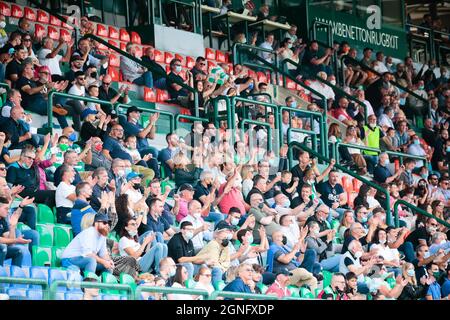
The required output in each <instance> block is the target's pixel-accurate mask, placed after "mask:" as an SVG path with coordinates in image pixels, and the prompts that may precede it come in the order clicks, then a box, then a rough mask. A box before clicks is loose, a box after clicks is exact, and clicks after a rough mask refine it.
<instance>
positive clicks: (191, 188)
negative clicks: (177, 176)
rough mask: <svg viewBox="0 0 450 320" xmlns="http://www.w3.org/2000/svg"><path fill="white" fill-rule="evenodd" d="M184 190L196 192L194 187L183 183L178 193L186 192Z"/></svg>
mask: <svg viewBox="0 0 450 320" xmlns="http://www.w3.org/2000/svg"><path fill="white" fill-rule="evenodd" d="M184 190H189V191H194V187H193V186H192V185H190V184H189V183H183V184H182V185H181V186H180V189H179V190H178V191H179V192H181V191H184Z"/></svg>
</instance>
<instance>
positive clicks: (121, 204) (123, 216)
mask: <svg viewBox="0 0 450 320" xmlns="http://www.w3.org/2000/svg"><path fill="white" fill-rule="evenodd" d="M116 211H117V225H116V227H115V228H114V230H115V231H116V232H119V233H120V230H121V229H122V227H123V226H124V223H125V221H128V220H129V219H131V218H132V216H131V214H130V209H129V208H128V195H127V194H121V195H120V196H118V197H117V198H116ZM127 223H128V222H127ZM125 226H126V224H125Z"/></svg>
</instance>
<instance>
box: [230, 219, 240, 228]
mask: <svg viewBox="0 0 450 320" xmlns="http://www.w3.org/2000/svg"><path fill="white" fill-rule="evenodd" d="M238 223H239V219H237V218H233V219H231V225H233V226H237V225H238Z"/></svg>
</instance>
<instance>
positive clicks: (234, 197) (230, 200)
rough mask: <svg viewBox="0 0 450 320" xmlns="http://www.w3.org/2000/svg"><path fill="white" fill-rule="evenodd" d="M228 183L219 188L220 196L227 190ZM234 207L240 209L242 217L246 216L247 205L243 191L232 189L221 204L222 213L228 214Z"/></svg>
mask: <svg viewBox="0 0 450 320" xmlns="http://www.w3.org/2000/svg"><path fill="white" fill-rule="evenodd" d="M225 185H226V183H223V184H222V185H221V186H220V188H219V195H222V193H223V191H224V190H225ZM232 207H236V208H239V211H240V212H241V215H244V214H245V205H244V198H243V196H242V193H241V191H240V190H239V189H238V188H234V187H233V188H231V190H230V192H228V193H227V194H226V195H224V196H223V197H222V200H221V201H220V202H219V209H220V212H222V213H224V214H228V212H229V211H230V209H231V208H232Z"/></svg>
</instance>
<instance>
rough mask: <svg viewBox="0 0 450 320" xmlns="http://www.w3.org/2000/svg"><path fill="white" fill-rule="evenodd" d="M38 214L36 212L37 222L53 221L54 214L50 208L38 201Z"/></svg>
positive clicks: (54, 220)
mask: <svg viewBox="0 0 450 320" xmlns="http://www.w3.org/2000/svg"><path fill="white" fill-rule="evenodd" d="M37 208H38V210H37V211H38V214H37V222H38V223H55V222H56V219H55V214H54V213H53V211H52V209H50V208H49V207H48V206H46V205H45V204H42V203H39V204H38V205H37Z"/></svg>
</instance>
